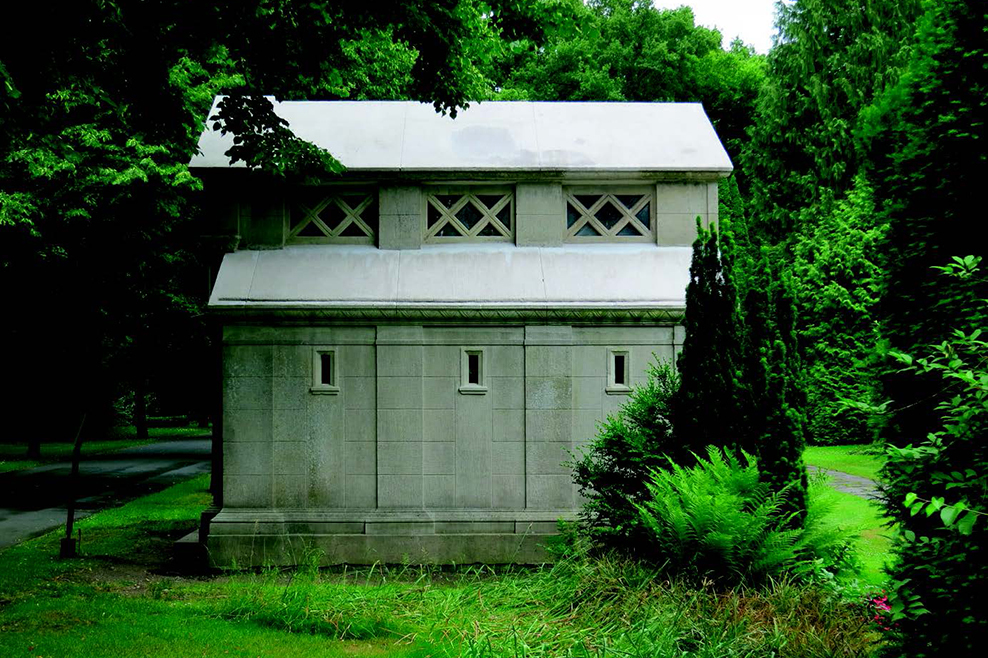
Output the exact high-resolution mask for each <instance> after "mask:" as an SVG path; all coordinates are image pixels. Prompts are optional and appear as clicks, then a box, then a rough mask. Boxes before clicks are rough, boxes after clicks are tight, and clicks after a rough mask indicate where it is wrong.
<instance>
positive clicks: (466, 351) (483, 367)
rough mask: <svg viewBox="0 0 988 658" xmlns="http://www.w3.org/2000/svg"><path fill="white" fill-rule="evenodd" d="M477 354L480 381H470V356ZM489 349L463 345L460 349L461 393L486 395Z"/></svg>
mask: <svg viewBox="0 0 988 658" xmlns="http://www.w3.org/2000/svg"><path fill="white" fill-rule="evenodd" d="M472 355H477V356H478V357H479V358H480V362H479V364H478V368H477V370H478V373H477V374H478V377H477V379H478V381H477V382H471V381H470V357H471V356H472ZM486 361H487V350H486V349H484V348H483V347H463V348H461V349H460V387H459V389H458V390H459V392H460V394H461V395H484V394H486V393H487V364H486Z"/></svg>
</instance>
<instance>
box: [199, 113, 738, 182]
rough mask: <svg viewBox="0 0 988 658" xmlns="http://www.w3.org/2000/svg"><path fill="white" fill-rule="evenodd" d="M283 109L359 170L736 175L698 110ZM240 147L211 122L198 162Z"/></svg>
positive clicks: (301, 132) (296, 126)
mask: <svg viewBox="0 0 988 658" xmlns="http://www.w3.org/2000/svg"><path fill="white" fill-rule="evenodd" d="M217 100H218V99H217ZM275 111H276V112H277V114H278V115H279V116H281V117H282V118H284V119H286V120H287V121H288V123H289V126H290V128H291V129H292V131H294V133H295V134H296V135H298V136H299V137H301V138H302V139H305V140H308V141H310V142H312V143H314V144H316V145H318V146H320V147H322V148H324V149H326V150H327V151H329V152H330V153H332V154H333V155H334V156H335V157H336V158H337V159H339V160H340V161H341V162H342V163H343V164H344V165H345V166H346V167H347V168H348V169H349V170H351V171H355V172H359V171H369V172H376V171H400V172H430V171H436V172H439V171H473V172H484V171H491V172H500V171H519V172H520V171H582V172H715V173H727V172H730V171H731V169H732V165H731V160H730V158H729V157H728V156H727V152H726V151H724V147H723V145H721V143H720V140H719V139H718V138H717V134H716V133H715V132H714V129H713V126H712V125H711V124H710V120H709V119H708V118H707V115H706V114H705V113H704V111H703V107H702V106H701V105H700V104H699V103H583V102H568V103H563V102H552V103H548V102H507V101H488V102H483V103H476V104H473V105H471V106H470V107H469V108H468V109H466V110H462V111H460V112H459V113H458V114H457V117H456V119H451V118H449V116H442V115H440V114H437V113H436V111H435V110H434V109H433V107H432V105H428V104H424V103H417V102H412V101H285V102H281V103H277V102H276V103H275ZM214 112H215V102H214V106H213V110H211V111H210V115H212V114H213V113H214ZM232 144H233V139H232V136H231V135H227V136H225V137H224V136H221V135H220V133H219V132H216V131H214V130H212V124H211V123H210V125H209V126H208V127H207V129H206V130H205V131H204V132H203V133H202V136H201V137H200V138H199V151H200V153H199V154H198V155H196V156H195V157H193V158H192V162H191V165H192V166H193V167H207V168H208V167H212V168H226V167H229V166H230V163H229V159H228V158H227V157H226V156H225V155H224V153H225V152H226V151H227V150H228V149H229V148H230V146H232ZM238 165H241V166H242V163H238Z"/></svg>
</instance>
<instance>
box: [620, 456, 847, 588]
mask: <svg viewBox="0 0 988 658" xmlns="http://www.w3.org/2000/svg"><path fill="white" fill-rule="evenodd" d="M647 487H648V492H649V496H648V498H647V500H645V502H643V503H640V504H636V505H635V507H636V509H637V510H638V513H639V515H640V517H641V523H642V525H643V526H644V527H645V528H646V529H647V530H648V531H649V532H648V534H647V535H646V537H645V542H646V547H647V548H646V550H645V553H644V554H645V555H646V556H648V557H649V558H650V559H651V560H652V561H654V562H655V563H657V564H660V565H662V566H661V568H662V569H663V570H666V571H669V572H671V573H675V574H677V576H678V577H683V578H687V579H690V580H693V581H698V582H699V581H703V580H707V579H711V580H714V581H716V582H719V583H723V584H737V583H746V584H761V583H764V582H766V581H767V580H768V579H770V578H777V577H779V576H781V575H783V574H785V573H798V572H803V573H809V572H810V571H812V565H813V564H814V563H815V562H814V561H815V560H816V559H821V560H822V559H824V558H826V560H827V562H828V563H829V564H833V563H834V562H835V557H836V556H837V555H839V553H840V552H841V551H842V550H843V548H842V544H841V542H840V541H838V539H837V536H836V533H828V532H821V533H818V532H817V530H816V528H815V526H816V523H813V524H810V527H811V528H813V530H804V529H802V528H796V527H794V526H796V525H797V524H795V523H793V519H792V518H791V515H792V514H794V513H787V512H786V510H787V509H790V508H792V505H791V504H788V505H787V504H786V502H785V497H786V496H787V495H788V493H789V491H788V489H786V488H783V489H782V490H781V491H773V490H772V488H771V487H770V486H769V484H768V483H766V482H764V481H763V480H762V479H761V477H760V475H759V468H758V466H757V464H756V463H755V460H754V458H752V457H751V456H750V455H748V454H747V453H742V456H741V457H740V458H739V457H738V456H736V455H735V454H733V453H732V452H731V451H724V450H722V449H719V448H716V447H714V446H710V447H709V448H708V449H707V458H706V459H703V458H701V457H697V459H696V465H695V466H693V467H689V468H687V467H683V466H680V465H678V464H670V465H669V469H668V470H657V471H653V472H652V474H651V477H650V481H649V482H648V484H647ZM815 520H816V519H814V521H815Z"/></svg>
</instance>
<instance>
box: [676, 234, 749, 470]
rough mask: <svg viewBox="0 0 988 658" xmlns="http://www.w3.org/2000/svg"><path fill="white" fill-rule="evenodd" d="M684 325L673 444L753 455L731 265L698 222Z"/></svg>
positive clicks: (702, 450) (700, 450)
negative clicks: (675, 438) (675, 442)
mask: <svg viewBox="0 0 988 658" xmlns="http://www.w3.org/2000/svg"><path fill="white" fill-rule="evenodd" d="M683 324H684V325H685V328H686V338H685V340H684V341H683V350H682V352H681V353H680V355H679V360H678V368H679V374H680V379H681V384H680V387H679V391H678V392H677V394H676V397H675V399H674V404H673V414H674V416H673V418H674V421H673V426H674V428H675V432H676V436H677V439H678V440H679V442H680V443H681V444H682V445H683V447H684V449H686V450H688V451H691V452H693V453H695V454H697V455H703V454H705V453H706V448H707V446H709V445H716V446H721V447H728V448H731V449H737V448H741V449H744V450H746V451H748V452H749V453H752V454H755V453H756V450H755V449H754V446H752V445H751V444H750V442H749V432H748V427H747V421H746V418H745V414H746V412H747V410H748V395H747V389H746V387H745V385H744V382H743V379H742V376H743V375H742V363H741V359H742V348H741V335H742V334H741V331H742V328H741V317H740V314H739V312H738V302H737V293H736V291H735V288H734V279H733V275H732V271H731V261H730V259H729V255H728V253H726V252H725V251H722V250H721V249H720V240H719V239H718V232H717V229H716V227H711V229H710V230H707V229H704V228H703V227H702V226H701V225H700V221H699V218H698V219H697V237H696V240H695V241H694V242H693V261H692V263H691V264H690V283H689V285H688V286H687V288H686V316H685V318H684V320H683Z"/></svg>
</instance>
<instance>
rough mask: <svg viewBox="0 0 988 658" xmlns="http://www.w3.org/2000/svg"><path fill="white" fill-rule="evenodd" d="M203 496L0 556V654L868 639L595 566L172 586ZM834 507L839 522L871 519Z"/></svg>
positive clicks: (784, 596)
mask: <svg viewBox="0 0 988 658" xmlns="http://www.w3.org/2000/svg"><path fill="white" fill-rule="evenodd" d="M206 485H207V478H206V477H199V478H195V479H193V480H190V481H187V482H185V483H182V484H179V485H176V486H174V487H171V488H170V489H167V490H165V491H162V492H159V493H157V494H153V495H151V496H147V497H145V498H141V499H138V500H135V501H132V502H131V503H128V504H127V505H124V506H123V507H121V508H118V509H114V510H108V511H105V512H100V513H98V514H95V515H93V516H91V517H89V518H87V519H84V520H82V521H80V522H79V526H80V527H81V529H82V552H83V554H84V555H85V557H84V558H82V559H79V560H71V561H58V560H55V559H53V557H52V556H53V555H55V554H56V553H57V548H58V533H52V534H49V535H46V536H43V537H39V538H37V539H34V540H31V541H28V542H26V543H24V544H21V545H18V546H14V547H11V548H8V549H6V550H4V551H0V655H3V656H7V655H10V656H20V655H32V656H87V657H90V656H92V657H99V656H113V657H114V658H121V657H126V656H162V657H168V656H175V657H178V656H182V657H185V656H216V655H222V656H329V657H334V656H395V657H398V658H415V657H417V658H426V657H429V656H432V657H436V658H440V657H448V658H452V657H455V656H464V657H467V658H469V657H474V658H478V657H486V658H495V657H500V656H511V657H517V656H528V657H530V658H536V657H540V656H542V657H548V656H572V657H580V658H589V657H591V656H592V657H596V658H603V657H610V656H614V657H615V658H616V657H617V656H648V657H650V658H651V657H654V656H662V657H666V656H670V657H679V656H682V657H685V656H692V657H708V658H714V657H719V656H729V655H730V656H733V655H738V656H742V655H743V656H749V657H752V658H759V657H762V656H764V657H766V658H767V657H768V656H779V655H784V656H789V657H796V656H806V657H810V656H813V657H819V658H823V657H824V656H834V655H842V656H870V655H872V654H873V652H874V650H875V649H876V646H877V645H876V638H877V635H876V632H875V631H874V630H873V629H872V628H870V627H869V625H868V622H867V620H866V619H865V616H866V615H865V612H864V610H863V609H861V608H858V607H855V606H852V605H849V604H848V603H846V602H842V601H840V600H838V599H837V598H836V597H834V596H832V595H829V594H827V593H826V592H824V591H822V590H820V589H818V588H815V587H806V586H800V585H796V584H792V583H786V582H783V583H777V584H775V585H774V586H771V587H768V588H765V589H760V590H744V591H738V590H728V591H716V590H713V589H710V588H699V589H696V588H689V587H685V586H683V585H679V584H676V583H670V582H668V581H666V580H664V579H662V578H660V577H657V576H656V574H655V573H654V572H653V571H650V570H649V569H647V568H644V567H641V566H638V565H634V564H628V563H625V562H620V561H616V560H608V559H576V560H564V561H562V562H560V563H558V564H556V565H555V566H552V567H544V568H537V569H536V568H533V569H523V568H501V567H495V568H490V567H479V568H460V569H453V570H440V569H427V568H414V567H408V568H383V569H382V568H381V567H372V568H361V569H352V568H351V569H342V570H341V569H337V570H318V569H314V568H302V569H299V570H297V571H295V572H293V573H287V572H282V571H278V570H273V569H269V570H263V571H260V572H236V573H234V572H229V573H222V574H213V575H209V576H201V577H195V576H189V575H181V574H179V573H178V572H176V571H174V568H173V565H171V564H170V563H169V558H168V556H169V553H170V547H171V541H172V540H174V539H175V538H177V537H179V536H181V535H182V534H184V533H186V532H188V531H189V530H190V529H191V528H193V527H194V526H195V523H196V520H197V518H198V514H199V512H200V510H202V509H203V508H205V507H206V506H207V504H208V503H209V499H208V495H207V494H206V491H205V488H206ZM815 486H816V485H815ZM835 500H836V503H835V512H836V513H837V514H839V515H840V516H841V518H842V523H843V522H847V523H858V522H860V523H862V524H867V523H868V522H869V517H868V510H867V509H866V508H860V506H856V501H847V500H844V499H843V498H840V497H838V498H836V499H835ZM861 503H862V504H866V503H864V501H861ZM845 517H846V518H845ZM835 518H836V517H835ZM835 522H836V521H835Z"/></svg>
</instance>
